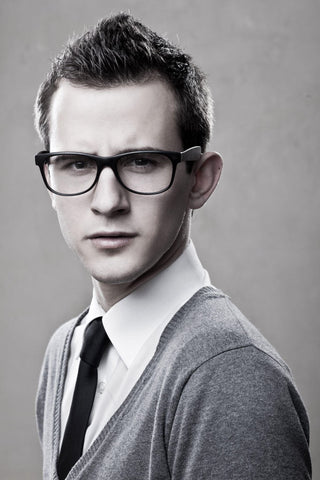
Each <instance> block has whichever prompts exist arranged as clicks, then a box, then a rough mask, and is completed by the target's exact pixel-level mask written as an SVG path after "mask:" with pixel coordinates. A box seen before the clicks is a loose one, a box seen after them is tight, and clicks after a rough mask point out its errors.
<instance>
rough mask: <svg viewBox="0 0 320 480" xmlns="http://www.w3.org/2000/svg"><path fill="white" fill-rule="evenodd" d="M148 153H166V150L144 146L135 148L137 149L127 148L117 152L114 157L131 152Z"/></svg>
mask: <svg viewBox="0 0 320 480" xmlns="http://www.w3.org/2000/svg"><path fill="white" fill-rule="evenodd" d="M146 151H151V152H164V151H165V150H164V149H161V148H157V147H150V146H149V145H143V146H138V147H137V146H135V147H132V148H130V147H127V148H124V149H121V150H117V151H116V152H114V154H113V155H122V154H125V153H130V152H146Z"/></svg>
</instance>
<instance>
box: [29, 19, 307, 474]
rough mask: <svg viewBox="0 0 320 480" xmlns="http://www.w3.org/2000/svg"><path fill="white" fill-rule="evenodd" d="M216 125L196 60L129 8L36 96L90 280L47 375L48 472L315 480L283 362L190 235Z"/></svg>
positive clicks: (66, 59)
mask: <svg viewBox="0 0 320 480" xmlns="http://www.w3.org/2000/svg"><path fill="white" fill-rule="evenodd" d="M211 120H212V113H211V100H210V94H209V91H208V88H207V86H206V83H205V79H204V76H203V74H202V73H201V72H200V71H199V69H198V68H197V67H196V66H195V65H194V64H193V63H192V61H191V59H190V57H189V56H188V55H186V54H184V53H183V52H182V51H181V50H180V49H178V48H176V47H174V46H172V45H171V44H170V43H168V42H167V41H165V40H164V39H163V38H161V37H159V36H158V35H156V34H155V33H154V32H152V31H150V30H149V29H147V28H146V27H144V26H143V25H141V24H140V23H139V22H137V21H135V20H134V19H133V18H132V17H130V16H128V15H125V14H120V15H117V16H115V17H111V18H109V19H106V20H103V21H102V22H100V23H99V24H98V25H97V27H96V28H95V29H94V30H92V31H90V32H88V33H86V34H85V35H83V36H82V37H80V38H79V39H77V40H74V41H73V43H71V44H70V45H68V46H67V47H66V49H65V50H64V52H63V53H62V55H61V56H60V57H58V58H57V59H56V60H55V61H54V62H53V66H52V70H51V72H50V74H49V76H48V77H47V79H46V80H45V82H44V83H43V84H42V86H41V87H40V90H39V94H38V99H37V104H36V123H37V127H38V131H39V133H40V136H41V138H42V140H43V142H44V146H45V149H46V151H45V152H41V153H40V154H38V155H37V156H36V163H37V165H38V166H39V167H40V170H41V174H42V177H43V180H44V182H45V184H46V186H47V188H48V189H49V193H50V197H51V202H52V206H53V208H54V209H55V210H56V212H57V215H58V219H59V223H60V227H61V231H62V233H63V235H64V238H65V240H66V242H67V244H68V245H69V246H70V248H72V249H73V250H74V251H75V252H76V253H77V255H78V256H79V259H80V260H81V262H82V263H83V265H84V267H85V268H86V270H87V271H88V272H89V274H90V276H91V277H92V282H93V298H92V302H91V305H90V307H89V309H88V310H87V311H85V312H84V313H83V314H81V315H80V316H79V317H78V318H76V319H74V320H72V321H70V322H68V323H66V324H64V325H63V326H62V327H61V328H60V329H59V330H58V331H57V332H56V333H55V334H54V336H53V337H52V339H51V341H50V343H49V346H48V349H47V352H46V356H45V360H44V364H43V368H42V372H41V377H40V384H39V391H38V397H37V420H38V427H39V433H40V438H41V442H42V448H43V455H44V478H45V479H57V478H59V479H60V480H62V479H64V478H69V479H86V480H88V479H104V478H106V479H107V478H112V479H113V480H125V479H128V480H129V479H132V480H133V479H136V480H143V479H149V480H151V479H152V480H160V479H162V480H164V479H176V480H177V479H179V480H181V479H184V480H188V479H190V480H191V479H192V480H195V479H219V480H222V479H228V480H230V479H235V478H237V479H246V480H247V479H249V478H254V479H256V478H260V479H268V480H270V479H281V480H284V479H288V480H289V479H290V480H293V479H307V478H310V475H311V474H310V469H311V467H310V459H309V453H308V436H309V433H308V420H307V416H306V412H305V409H304V407H303V404H302V402H301V400H300V397H299V394H298V393H297V390H296V388H295V386H294V383H293V380H292V378H291V375H290V372H289V370H288V368H287V367H286V365H285V364H284V362H283V360H282V359H281V358H280V357H279V355H278V354H277V353H276V352H275V351H274V349H273V348H272V347H271V346H270V345H269V344H268V342H267V341H266V340H265V339H264V338H263V337H262V336H261V335H260V334H259V333H258V332H257V331H256V330H255V328H254V327H253V326H252V325H251V324H250V323H249V322H248V321H247V320H246V319H245V318H244V317H243V316H242V314H241V313H240V312H239V311H238V310H237V309H236V307H234V305H232V303H231V302H230V300H229V299H228V298H227V297H226V296H225V295H224V294H223V293H222V292H221V291H219V290H217V289H216V288H214V287H212V286H211V285H210V280H209V278H208V275H207V273H206V271H205V270H203V268H202V266H201V264H200V262H199V260H198V258H197V255H196V252H195V249H194V247H193V245H192V243H191V241H190V221H191V212H192V210H194V209H198V208H200V207H201V206H202V205H203V204H204V203H205V202H206V200H207V199H208V198H209V196H210V195H211V194H212V192H213V191H214V188H215V186H216V184H217V182H218V180H219V176H220V172H221V168H222V161H221V158H220V156H219V155H218V154H216V153H209V152H205V149H206V144H207V142H208V139H209V134H210V125H211ZM201 151H202V152H203V153H201Z"/></svg>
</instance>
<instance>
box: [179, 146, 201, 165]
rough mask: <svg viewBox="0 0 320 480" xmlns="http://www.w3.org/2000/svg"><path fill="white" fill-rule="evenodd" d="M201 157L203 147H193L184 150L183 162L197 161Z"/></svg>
mask: <svg viewBox="0 0 320 480" xmlns="http://www.w3.org/2000/svg"><path fill="white" fill-rule="evenodd" d="M200 157H201V147H191V148H188V150H185V151H184V152H182V155H181V161H182V162H196V161H197V160H199V158H200Z"/></svg>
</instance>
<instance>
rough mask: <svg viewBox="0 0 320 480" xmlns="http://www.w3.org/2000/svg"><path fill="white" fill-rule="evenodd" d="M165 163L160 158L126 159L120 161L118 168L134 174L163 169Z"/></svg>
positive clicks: (141, 157) (140, 157) (129, 157)
mask: <svg viewBox="0 0 320 480" xmlns="http://www.w3.org/2000/svg"><path fill="white" fill-rule="evenodd" d="M162 164H163V161H162V159H161V157H159V156H157V157H156V156H152V155H150V156H149V155H148V156H139V157H138V156H137V157H133V156H132V157H131V156H128V157H124V158H122V159H121V160H120V162H119V164H118V167H119V168H120V169H124V170H128V171H132V172H143V173H144V172H151V171H154V170H157V169H158V168H161V167H162Z"/></svg>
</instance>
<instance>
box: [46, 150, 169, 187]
mask: <svg viewBox="0 0 320 480" xmlns="http://www.w3.org/2000/svg"><path fill="white" fill-rule="evenodd" d="M172 169H173V166H172V162H171V160H170V158H168V157H167V156H166V155H164V154H162V153H159V152H155V153H153V152H152V153H139V154H138V153H133V154H128V155H123V156H121V157H118V158H117V164H116V170H117V173H118V175H119V177H120V179H121V181H122V183H123V185H124V186H125V187H127V188H128V189H130V190H133V191H135V192H137V193H156V192H160V191H161V190H164V189H166V188H167V187H168V186H169V185H170V182H171V178H172ZM97 171H98V165H97V162H96V160H95V159H93V158H90V157H87V156H85V155H79V154H68V155H55V156H52V157H49V159H48V160H47V162H46V163H45V168H44V172H45V176H46V180H47V182H48V184H49V186H50V187H51V188H52V189H53V190H55V191H56V192H57V193H62V194H69V195H72V194H73V195H75V194H78V193H82V192H84V191H86V190H88V189H90V187H92V186H93V184H94V183H95V180H96V177H97Z"/></svg>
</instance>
